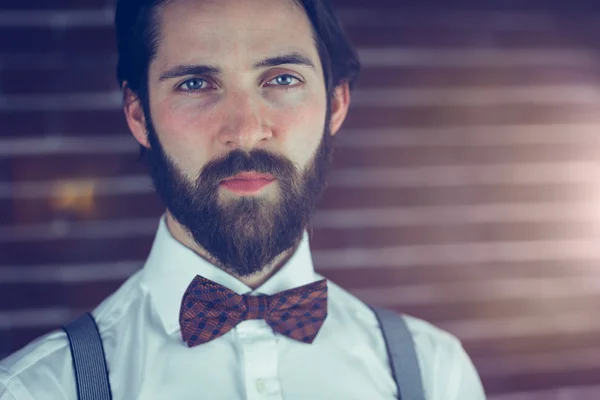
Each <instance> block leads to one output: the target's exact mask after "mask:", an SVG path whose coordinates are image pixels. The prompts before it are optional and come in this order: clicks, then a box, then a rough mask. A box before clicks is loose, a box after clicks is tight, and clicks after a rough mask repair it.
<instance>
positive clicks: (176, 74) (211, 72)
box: [158, 52, 317, 81]
mask: <svg viewBox="0 0 600 400" xmlns="http://www.w3.org/2000/svg"><path fill="white" fill-rule="evenodd" d="M283 64H294V65H303V66H307V67H310V68H312V69H313V70H315V71H316V69H317V68H316V67H315V65H314V64H313V62H312V61H311V60H310V59H309V58H308V57H306V56H304V55H302V54H300V53H298V52H292V53H287V54H283V55H280V56H276V57H269V58H265V59H264V60H262V61H259V62H257V63H256V64H254V65H253V66H252V69H255V70H256V69H261V68H269V67H277V66H279V65H283ZM221 72H222V70H221V68H219V67H216V66H212V65H178V66H176V67H173V68H171V69H169V70H168V71H166V72H164V73H163V74H161V75H160V77H159V78H158V79H159V80H160V81H164V80H167V79H172V78H180V77H182V76H187V75H207V76H217V75H220V74H221Z"/></svg>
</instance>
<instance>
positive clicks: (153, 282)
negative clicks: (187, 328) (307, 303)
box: [141, 216, 319, 334]
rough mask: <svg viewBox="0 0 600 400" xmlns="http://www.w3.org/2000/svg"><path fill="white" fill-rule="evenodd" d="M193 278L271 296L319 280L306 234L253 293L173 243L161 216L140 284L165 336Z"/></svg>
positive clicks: (174, 322)
mask: <svg viewBox="0 0 600 400" xmlns="http://www.w3.org/2000/svg"><path fill="white" fill-rule="evenodd" d="M196 275H200V276H202V277H205V278H207V279H210V280H211V281H213V282H216V283H218V284H220V285H223V286H225V287H226V288H228V289H230V290H232V291H234V292H236V293H237V294H251V295H258V294H266V295H272V294H275V293H278V292H281V291H283V290H287V289H292V288H295V287H299V286H303V285H306V284H308V283H312V282H315V281H316V280H318V279H319V276H317V275H316V274H315V271H314V267H313V262H312V257H311V253H310V245H309V239H308V233H307V232H304V234H303V237H302V240H301V242H300V245H299V246H298V248H297V249H296V251H295V252H294V254H293V255H292V256H291V257H290V258H289V259H288V261H287V262H286V263H285V264H284V265H283V266H282V267H281V268H280V269H279V271H277V272H276V273H275V274H274V275H273V276H272V277H271V278H269V280H267V281H266V282H264V283H263V284H262V285H261V286H260V287H258V288H257V289H256V290H252V288H250V287H249V286H247V285H246V284H244V283H243V282H241V281H240V280H238V279H237V278H235V277H233V276H231V275H229V274H228V273H227V272H225V271H223V270H222V269H220V268H218V267H216V266H215V265H213V264H211V263H210V262H209V261H207V260H205V259H204V258H202V257H200V256H199V255H197V254H196V253H195V252H194V251H192V250H191V249H189V248H188V247H186V246H184V245H183V244H181V243H180V242H179V241H177V239H175V238H174V237H173V235H172V234H171V232H170V231H169V229H168V228H167V224H166V219H165V216H163V217H162V218H161V219H160V223H159V226H158V230H157V232H156V237H155V239H154V243H153V245H152V249H151V251H150V255H149V256H148V259H147V260H146V264H145V265H144V268H143V273H142V282H141V284H142V286H143V287H145V288H146V289H147V290H148V291H149V293H150V297H151V298H152V299H153V302H154V304H155V305H156V308H157V310H158V313H159V315H160V317H161V319H162V321H163V324H164V326H165V329H166V330H167V332H168V333H169V334H171V333H172V332H175V331H176V330H178V329H179V309H180V307H181V299H182V298H183V294H184V292H185V290H186V289H187V287H188V285H189V284H190V282H191V281H192V280H193V279H194V277H196Z"/></svg>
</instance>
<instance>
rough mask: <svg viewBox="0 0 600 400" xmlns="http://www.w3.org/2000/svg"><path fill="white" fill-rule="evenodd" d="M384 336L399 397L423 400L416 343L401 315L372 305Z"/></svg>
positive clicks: (423, 394) (401, 398)
mask: <svg viewBox="0 0 600 400" xmlns="http://www.w3.org/2000/svg"><path fill="white" fill-rule="evenodd" d="M371 309H372V310H373V312H374V313H375V316H376V317H377V320H378V321H379V326H380V327H381V332H382V333H383V338H384V340H385V345H386V348H387V351H388V358H389V361H390V366H391V367H392V375H393V377H394V380H395V381H396V385H397V386H398V399H399V400H425V392H424V391H423V382H422V378H421V368H420V367H419V360H418V359H417V352H416V350H415V343H414V342H413V339H412V335H411V334H410V331H409V330H408V326H406V321H405V320H404V318H403V317H402V316H401V315H400V314H398V313H396V312H394V311H391V310H387V309H385V308H377V307H371Z"/></svg>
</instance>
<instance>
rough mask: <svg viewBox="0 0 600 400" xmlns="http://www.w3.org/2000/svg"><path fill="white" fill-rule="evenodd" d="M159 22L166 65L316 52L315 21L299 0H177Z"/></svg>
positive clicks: (160, 52) (160, 46) (160, 14)
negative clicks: (292, 51) (310, 18)
mask: <svg viewBox="0 0 600 400" xmlns="http://www.w3.org/2000/svg"><path fill="white" fill-rule="evenodd" d="M158 21H159V26H160V40H159V44H158V48H157V57H156V59H157V60H161V59H162V62H164V63H171V62H177V63H180V62H193V61H198V60H203V61H206V60H208V59H210V60H212V61H214V60H215V59H217V60H221V61H223V62H225V63H226V62H227V61H236V60H237V61H244V62H246V61H248V62H250V61H255V60H258V59H261V58H263V57H264V56H272V55H276V54H277V53H282V52H289V51H290V50H295V51H300V52H302V53H304V54H305V55H306V56H309V57H311V58H314V57H315V56H317V49H316V46H315V42H314V37H313V32H312V26H311V23H310V20H309V19H308V16H307V15H306V13H305V11H304V8H303V7H302V6H301V5H299V4H297V3H296V2H295V1H294V0H172V1H169V2H167V3H166V5H164V6H163V7H161V9H159V10H158ZM317 57H318V56H317Z"/></svg>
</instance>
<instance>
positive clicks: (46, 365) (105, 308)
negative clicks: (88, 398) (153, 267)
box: [0, 274, 139, 400]
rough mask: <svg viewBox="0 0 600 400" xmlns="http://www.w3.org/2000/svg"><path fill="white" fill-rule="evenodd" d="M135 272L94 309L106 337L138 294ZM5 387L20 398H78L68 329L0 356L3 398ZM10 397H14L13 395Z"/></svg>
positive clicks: (47, 335)
mask: <svg viewBox="0 0 600 400" xmlns="http://www.w3.org/2000/svg"><path fill="white" fill-rule="evenodd" d="M136 275H137V274H136ZM136 275H134V276H132V277H131V278H129V279H128V280H127V281H126V282H125V283H124V284H123V285H122V286H121V287H120V288H119V289H118V290H117V291H116V292H115V293H113V294H112V295H111V296H109V297H108V298H107V299H105V300H104V301H103V302H102V303H101V304H100V305H99V306H98V307H97V308H96V309H95V310H94V311H93V312H92V314H93V316H94V319H95V321H96V324H97V326H98V330H99V331H100V335H101V337H102V339H103V341H104V340H105V339H106V338H107V337H112V336H114V334H113V330H114V329H115V327H116V325H117V324H119V323H120V322H122V321H124V320H126V319H127V318H126V315H127V311H128V310H130V307H129V306H130V304H131V303H132V302H133V301H135V299H136V298H137V297H139V296H138V290H137V288H138V285H136V281H137V279H138V277H137V276H136ZM3 390H4V391H6V392H8V393H11V394H13V393H14V394H13V397H15V398H17V399H19V400H21V399H29V398H31V399H38V398H43V399H45V400H46V399H47V400H51V399H74V400H75V398H76V384H75V379H74V372H73V361H72V358H71V349H70V345H69V339H68V337H67V334H66V333H65V331H63V330H55V331H53V332H50V333H48V334H46V335H44V336H41V337H39V338H37V339H35V340H34V341H32V342H31V343H29V344H28V345H26V346H25V347H23V348H22V349H20V350H18V351H17V352H15V353H13V354H11V355H10V356H8V357H7V358H5V359H4V360H0V400H4V397H2V396H3V395H2V393H3ZM7 396H8V395H7ZM73 396H75V397H73ZM7 398H8V399H11V397H10V396H8V397H7Z"/></svg>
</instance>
